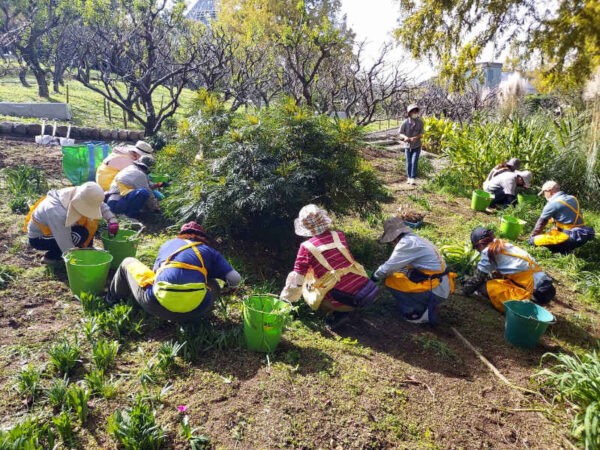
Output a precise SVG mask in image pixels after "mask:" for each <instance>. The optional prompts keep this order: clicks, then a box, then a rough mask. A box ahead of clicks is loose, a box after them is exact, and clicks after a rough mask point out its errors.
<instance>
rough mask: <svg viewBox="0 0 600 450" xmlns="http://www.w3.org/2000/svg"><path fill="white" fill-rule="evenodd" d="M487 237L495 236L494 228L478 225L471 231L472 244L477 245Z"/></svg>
mask: <svg viewBox="0 0 600 450" xmlns="http://www.w3.org/2000/svg"><path fill="white" fill-rule="evenodd" d="M486 237H494V230H491V229H489V228H485V227H477V228H475V229H474V230H473V231H471V244H473V247H475V244H477V243H478V242H479V241H481V240H482V239H483V238H486Z"/></svg>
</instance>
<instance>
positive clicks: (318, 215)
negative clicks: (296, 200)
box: [294, 204, 331, 237]
mask: <svg viewBox="0 0 600 450" xmlns="http://www.w3.org/2000/svg"><path fill="white" fill-rule="evenodd" d="M330 226H331V219H330V218H329V216H328V215H327V211H325V210H324V209H321V208H319V207H318V206H317V205H312V204H311V205H306V206H304V207H303V208H302V209H301V210H300V212H299V213H298V217H297V218H296V219H295V220H294V231H295V232H296V234H297V235H298V236H303V237H310V236H318V235H319V234H321V233H324V232H325V231H327V230H328V229H329V227H330Z"/></svg>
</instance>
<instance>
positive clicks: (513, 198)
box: [484, 170, 532, 209]
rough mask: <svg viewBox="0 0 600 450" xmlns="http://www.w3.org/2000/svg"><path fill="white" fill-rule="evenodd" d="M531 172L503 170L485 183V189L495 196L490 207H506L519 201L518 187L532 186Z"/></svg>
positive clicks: (527, 187)
mask: <svg viewBox="0 0 600 450" xmlns="http://www.w3.org/2000/svg"><path fill="white" fill-rule="evenodd" d="M531 178H532V175H531V172H530V171H528V170H524V171H522V172H519V171H516V172H503V173H501V174H499V175H496V176H495V177H494V178H492V179H491V180H490V181H489V182H487V183H486V184H485V187H484V190H485V191H486V192H488V193H490V194H492V195H493V196H494V198H493V200H492V203H490V208H495V207H499V208H500V209H504V208H506V207H508V206H510V205H515V204H516V203H517V187H518V186H522V187H524V188H526V189H529V188H530V187H531Z"/></svg>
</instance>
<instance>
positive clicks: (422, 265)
mask: <svg viewBox="0 0 600 450" xmlns="http://www.w3.org/2000/svg"><path fill="white" fill-rule="evenodd" d="M383 230H384V231H383V236H382V237H381V238H380V239H379V242H381V243H382V244H388V243H389V244H392V245H393V246H394V250H393V251H392V255H391V256H390V258H389V259H388V260H387V261H386V262H385V263H384V264H382V265H381V266H379V268H378V269H377V270H376V271H375V272H374V273H373V275H372V276H371V279H372V280H375V281H378V280H385V285H386V286H387V287H388V288H389V290H390V292H391V293H392V295H393V296H394V298H395V299H396V300H398V309H399V311H400V313H401V314H402V317H403V318H404V319H405V320H407V321H408V322H412V323H427V322H429V323H436V322H437V321H438V309H439V304H440V303H442V302H443V301H444V300H446V299H447V298H448V296H449V295H450V294H451V293H452V292H453V291H454V278H455V277H456V274H454V273H451V272H449V271H448V266H447V265H446V262H445V261H444V258H443V257H442V255H441V254H440V252H439V250H438V249H437V248H436V247H435V246H434V245H433V244H432V243H431V242H429V241H428V240H427V239H424V238H422V237H419V236H417V235H415V234H413V232H412V230H411V229H410V228H409V227H408V226H406V224H405V223H404V222H403V221H402V219H400V218H399V217H392V218H391V219H389V220H386V221H385V223H384V224H383Z"/></svg>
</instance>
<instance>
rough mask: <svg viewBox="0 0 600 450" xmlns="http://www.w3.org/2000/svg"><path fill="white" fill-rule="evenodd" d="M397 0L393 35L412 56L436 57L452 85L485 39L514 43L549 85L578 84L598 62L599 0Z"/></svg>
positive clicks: (459, 79)
mask: <svg viewBox="0 0 600 450" xmlns="http://www.w3.org/2000/svg"><path fill="white" fill-rule="evenodd" d="M399 1H400V5H401V6H402V8H403V9H404V10H405V14H404V16H403V17H402V19H401V21H400V22H401V23H400V26H399V28H398V29H397V30H396V36H397V38H398V39H399V40H400V41H401V42H402V43H403V44H404V45H405V46H406V47H407V48H408V49H409V50H410V51H411V52H412V54H413V56H414V57H424V56H426V57H429V58H432V59H435V60H437V61H438V62H439V65H440V75H441V76H442V77H443V78H445V79H448V80H450V82H451V84H452V86H453V87H454V88H458V89H459V88H461V87H462V86H463V85H464V78H465V77H464V75H465V74H466V73H469V72H470V73H474V72H475V71H474V70H473V69H474V68H475V62H476V60H477V59H478V58H479V57H481V55H482V53H483V51H484V49H485V48H486V46H488V45H493V46H494V48H495V49H496V50H497V51H501V50H503V49H505V48H508V47H512V48H513V49H514V50H515V52H516V54H518V55H519V57H520V58H522V59H523V60H524V61H530V62H535V63H536V65H537V66H539V67H540V68H541V69H542V73H543V76H544V79H545V81H546V82H547V83H548V84H549V85H551V86H581V85H582V84H583V83H584V82H585V81H586V80H587V79H588V78H589V76H590V74H591V73H592V72H593V70H594V68H595V67H598V66H599V65H600V2H599V1H598V0H557V1H556V2H551V3H550V2H540V1H538V0H422V1H419V2H415V1H414V0H399Z"/></svg>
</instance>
